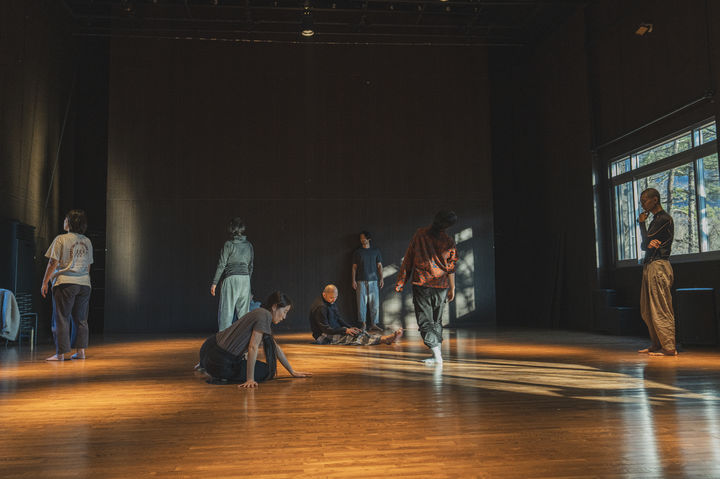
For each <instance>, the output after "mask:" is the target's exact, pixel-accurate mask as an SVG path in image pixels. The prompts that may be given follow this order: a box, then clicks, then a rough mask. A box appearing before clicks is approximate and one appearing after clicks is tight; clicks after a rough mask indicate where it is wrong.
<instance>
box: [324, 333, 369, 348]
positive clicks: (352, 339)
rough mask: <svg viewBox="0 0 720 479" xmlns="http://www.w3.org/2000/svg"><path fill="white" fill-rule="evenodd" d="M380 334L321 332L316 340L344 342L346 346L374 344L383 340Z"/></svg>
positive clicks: (327, 342)
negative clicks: (355, 334)
mask: <svg viewBox="0 0 720 479" xmlns="http://www.w3.org/2000/svg"><path fill="white" fill-rule="evenodd" d="M381 338H382V336H380V335H379V334H370V333H368V332H367V331H363V332H362V333H360V334H358V335H357V336H353V335H352V334H330V335H328V334H321V335H320V336H318V337H317V339H316V340H315V342H316V343H318V344H342V345H344V346H374V345H376V344H380V343H381V342H382V339H381Z"/></svg>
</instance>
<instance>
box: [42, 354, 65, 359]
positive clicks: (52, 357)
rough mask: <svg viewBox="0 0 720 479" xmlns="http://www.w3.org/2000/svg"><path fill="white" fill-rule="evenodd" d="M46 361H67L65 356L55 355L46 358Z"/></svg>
mask: <svg viewBox="0 0 720 479" xmlns="http://www.w3.org/2000/svg"><path fill="white" fill-rule="evenodd" d="M45 361H65V355H64V354H53V355H52V356H50V357H49V358H45Z"/></svg>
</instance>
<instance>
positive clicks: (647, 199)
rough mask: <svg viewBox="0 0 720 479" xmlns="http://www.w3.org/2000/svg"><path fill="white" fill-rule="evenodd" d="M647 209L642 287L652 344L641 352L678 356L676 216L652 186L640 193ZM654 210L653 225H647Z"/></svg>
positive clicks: (643, 310) (643, 309)
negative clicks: (674, 286) (674, 256)
mask: <svg viewBox="0 0 720 479" xmlns="http://www.w3.org/2000/svg"><path fill="white" fill-rule="evenodd" d="M640 204H641V206H642V209H643V212H642V213H640V215H639V217H638V222H639V223H640V234H641V236H642V243H641V247H642V249H643V251H645V258H644V259H643V277H642V286H641V288H640V315H641V316H642V318H643V321H645V324H646V325H647V328H648V332H649V333H650V343H651V344H650V346H649V347H647V348H645V349H641V350H640V351H638V352H639V353H648V354H650V355H651V356H677V350H676V348H675V314H674V313H673V306H672V294H671V292H670V288H671V287H672V284H673V280H674V277H673V269H672V266H671V265H670V261H669V260H668V259H669V258H670V252H671V251H672V243H673V239H674V237H675V225H674V223H673V218H672V216H670V215H669V214H668V213H667V212H666V211H665V210H663V208H662V206H660V193H659V192H658V190H656V189H655V188H648V189H646V190H645V191H643V192H642V194H641V195H640ZM650 213H652V214H653V219H652V221H651V222H650V227H649V228H648V227H646V226H645V222H646V221H647V218H648V216H649V214H650Z"/></svg>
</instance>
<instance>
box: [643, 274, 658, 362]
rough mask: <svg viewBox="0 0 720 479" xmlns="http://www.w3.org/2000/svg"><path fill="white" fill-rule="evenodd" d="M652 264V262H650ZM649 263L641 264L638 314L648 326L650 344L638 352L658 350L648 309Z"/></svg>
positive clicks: (655, 334)
mask: <svg viewBox="0 0 720 479" xmlns="http://www.w3.org/2000/svg"><path fill="white" fill-rule="evenodd" d="M650 264H652V263H650ZM650 264H646V265H644V266H643V273H642V285H641V287H640V316H641V317H642V319H643V322H644V323H645V326H647V328H648V334H649V336H650V346H649V347H648V348H645V349H641V350H640V351H638V352H639V353H650V352H654V351H658V350H660V348H661V346H660V340H659V339H658V336H657V333H656V332H655V326H654V325H653V322H652V315H651V309H650V287H649V285H648V281H649V280H648V274H649V272H648V267H649V266H650Z"/></svg>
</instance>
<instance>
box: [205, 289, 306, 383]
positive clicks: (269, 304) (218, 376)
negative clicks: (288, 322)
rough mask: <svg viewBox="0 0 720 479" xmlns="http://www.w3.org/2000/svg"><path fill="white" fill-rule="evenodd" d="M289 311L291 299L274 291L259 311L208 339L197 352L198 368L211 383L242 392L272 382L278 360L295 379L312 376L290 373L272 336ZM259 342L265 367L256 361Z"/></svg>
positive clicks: (249, 314) (290, 368)
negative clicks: (229, 384)
mask: <svg viewBox="0 0 720 479" xmlns="http://www.w3.org/2000/svg"><path fill="white" fill-rule="evenodd" d="M290 308H292V302H291V301H290V298H288V297H287V295H285V294H284V293H281V292H280V291H275V292H274V293H273V294H271V295H270V297H269V298H268V299H267V301H265V303H264V304H263V305H262V307H260V308H258V309H255V310H253V311H250V312H249V313H247V314H246V315H244V316H243V317H241V318H240V319H238V320H237V321H235V322H234V323H233V324H232V326H230V327H229V328H227V329H225V330H223V331H220V332H218V333H216V334H214V335H212V336H210V337H209V338H208V339H207V340H206V341H205V343H204V344H203V345H202V347H201V348H200V363H199V364H198V368H199V369H204V370H205V372H206V373H207V374H209V375H210V376H212V378H213V379H214V380H218V381H221V382H233V383H241V384H240V386H239V387H243V388H255V387H257V385H258V382H262V381H268V380H270V379H273V378H274V377H275V373H276V371H277V360H280V363H281V364H282V365H283V366H284V367H285V369H287V371H288V372H289V373H290V375H291V376H293V377H295V378H304V377H308V376H311V374H310V373H303V372H299V371H295V370H293V368H292V366H290V362H289V361H288V360H287V358H286V357H285V354H284V353H283V351H282V349H280V346H279V345H278V344H277V343H276V342H275V339H274V338H273V336H272V330H271V329H270V327H271V324H278V323H279V322H280V321H282V320H283V319H285V316H287V314H288V311H290ZM261 342H262V344H263V350H264V351H265V359H266V361H267V363H265V362H262V361H258V360H257V354H258V348H259V347H260V343H261Z"/></svg>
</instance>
